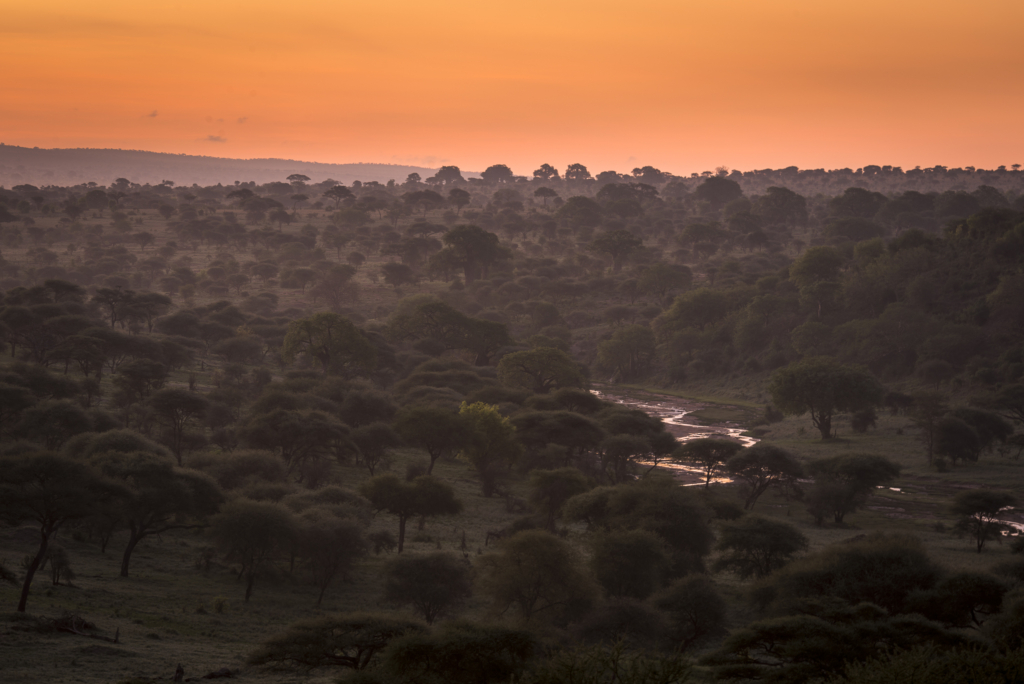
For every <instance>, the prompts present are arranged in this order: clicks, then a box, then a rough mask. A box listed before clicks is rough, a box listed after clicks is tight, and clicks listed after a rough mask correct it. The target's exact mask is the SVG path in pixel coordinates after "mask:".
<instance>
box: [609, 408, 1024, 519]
mask: <svg viewBox="0 0 1024 684" xmlns="http://www.w3.org/2000/svg"><path fill="white" fill-rule="evenodd" d="M591 392H592V393H593V394H595V395H597V396H599V397H601V398H602V399H604V400H605V401H610V402H613V403H616V404H619V405H621V406H628V407H630V408H636V409H640V410H641V411H643V412H644V413H646V414H647V415H649V416H654V417H656V418H661V420H662V421H663V422H664V423H665V424H666V425H667V426H668V430H669V431H670V432H671V433H672V434H673V435H675V437H676V440H677V441H678V442H688V441H690V440H693V439H707V438H709V437H713V438H717V439H732V440H735V441H737V442H739V443H740V444H742V445H743V446H745V447H748V446H752V445H754V444H757V442H758V440H757V439H756V438H754V437H748V436H745V435H743V434H742V433H743V432H745V431H746V430H745V428H743V427H742V426H739V425H731V424H729V423H725V424H722V425H717V426H715V427H709V426H707V425H701V424H699V423H697V422H695V419H693V418H687V415H688V414H690V413H693V412H694V411H697V410H700V409H701V408H703V407H704V405H703V404H700V403H697V402H693V401H690V400H688V399H677V398H674V397H673V398H666V399H664V400H657V399H653V398H652V399H638V398H636V397H635V396H626V395H623V394H617V393H615V392H602V391H600V390H591ZM684 407H685V408H684ZM640 463H641V464H643V465H647V466H651V465H653V464H652V463H651V462H650V461H647V462H644V461H640ZM657 467H658V468H662V469H664V470H667V471H669V472H673V473H676V474H677V476H678V477H679V478H680V479H681V480H685V481H683V482H680V484H682V486H684V487H698V486H702V485H703V484H704V471H703V470H702V469H701V468H698V467H695V466H691V465H686V464H685V463H674V462H670V461H669V462H666V461H662V462H660V463H658V465H657ZM694 480H695V481H694ZM711 481H712V482H721V483H726V482H732V481H733V480H732V478H730V477H726V476H724V475H717V476H715V477H713V478H711ZM878 489H884V490H888V491H892V492H895V493H897V494H904V493H905V492H903V491H902V490H901V489H900V488H899V487H887V486H884V485H882V486H879V487H878ZM1004 510H1005V511H1006V512H1010V511H1014V510H1015V509H1013V508H1008V509H1004ZM999 522H1000V523H1001V524H1003V525H1005V526H1006V527H1007V528H1009V529H1008V530H1005V531H1004V532H1003V535H1018V534H1024V523H1022V522H1017V521H1016V520H1000V521H999Z"/></svg>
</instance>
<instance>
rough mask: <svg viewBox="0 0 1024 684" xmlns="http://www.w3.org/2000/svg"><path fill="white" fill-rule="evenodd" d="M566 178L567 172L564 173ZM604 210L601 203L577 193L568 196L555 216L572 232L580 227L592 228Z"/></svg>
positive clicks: (599, 221) (598, 222)
mask: <svg viewBox="0 0 1024 684" xmlns="http://www.w3.org/2000/svg"><path fill="white" fill-rule="evenodd" d="M566 176H567V180H568V173H567V174H566ZM603 215H604V210H603V209H602V208H601V205H600V204H598V203H597V202H595V201H594V200H592V199H590V198H589V197H581V196H579V195H577V196H574V197H570V198H569V199H567V200H566V201H565V204H563V205H562V206H560V207H559V208H558V211H557V212H555V217H556V218H557V219H558V220H559V221H562V222H564V223H566V224H568V226H569V228H570V229H572V230H573V231H574V232H575V231H577V230H579V229H580V228H594V227H596V226H598V225H599V224H600V223H601V218H602V217H603Z"/></svg>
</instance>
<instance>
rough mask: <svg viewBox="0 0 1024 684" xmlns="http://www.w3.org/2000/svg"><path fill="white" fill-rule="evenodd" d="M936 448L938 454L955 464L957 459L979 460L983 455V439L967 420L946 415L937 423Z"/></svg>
mask: <svg viewBox="0 0 1024 684" xmlns="http://www.w3.org/2000/svg"><path fill="white" fill-rule="evenodd" d="M934 449H935V453H936V454H937V455H938V456H945V457H947V458H949V460H950V461H952V462H953V465H954V466H955V465H956V462H957V461H977V460H978V457H979V456H980V455H981V440H980V439H979V438H978V433H977V431H975V429H974V428H973V427H971V426H970V425H968V424H967V422H966V421H964V420H961V419H960V418H957V417H956V416H953V415H946V416H943V417H942V418H940V419H939V420H938V422H936V423H935V442H934Z"/></svg>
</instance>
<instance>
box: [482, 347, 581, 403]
mask: <svg viewBox="0 0 1024 684" xmlns="http://www.w3.org/2000/svg"><path fill="white" fill-rule="evenodd" d="M498 380H500V381H501V382H502V383H503V384H506V385H511V386H513V387H522V388H523V389H527V390H530V391H531V392H533V393H535V394H547V393H548V392H550V391H551V390H555V389H561V388H564V387H583V385H584V384H586V378H585V377H584V376H583V373H582V372H580V369H579V367H578V366H577V365H576V362H575V361H573V359H572V357H571V356H569V355H568V354H566V353H565V352H563V351H562V350H561V349H555V348H554V347H537V348H536V349H528V350H526V351H519V352H512V353H511V354H506V355H505V356H503V357H502V358H501V361H499V362H498Z"/></svg>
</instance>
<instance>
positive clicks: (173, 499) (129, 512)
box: [95, 452, 224, 577]
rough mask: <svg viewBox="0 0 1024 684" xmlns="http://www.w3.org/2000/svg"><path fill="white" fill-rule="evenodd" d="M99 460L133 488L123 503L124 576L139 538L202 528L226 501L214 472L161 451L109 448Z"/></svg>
mask: <svg viewBox="0 0 1024 684" xmlns="http://www.w3.org/2000/svg"><path fill="white" fill-rule="evenodd" d="M95 463H96V465H97V466H98V467H99V469H100V471H101V472H102V473H103V474H104V475H106V476H108V477H110V478H111V479H114V480H116V481H120V482H124V483H125V486H126V489H127V490H128V493H127V496H125V497H123V498H122V499H121V502H120V503H121V505H120V506H119V507H118V512H119V514H120V516H119V517H120V518H121V520H123V521H124V524H126V525H127V527H128V532H129V536H128V544H127V546H125V549H124V555H123V556H122V558H121V577H127V576H128V566H129V563H130V562H131V557H132V552H133V551H134V550H135V547H136V546H138V544H139V542H140V541H142V540H143V539H145V538H146V537H149V536H152V535H154V534H157V535H159V534H163V533H164V532H167V531H170V530H181V529H197V528H200V527H203V525H204V520H205V518H206V517H207V516H209V515H212V514H214V513H216V512H217V509H218V507H219V506H220V504H221V502H222V501H223V500H224V497H223V496H222V495H221V492H220V488H219V487H218V486H217V483H216V482H214V480H213V479H212V478H211V477H210V476H208V475H205V474H203V473H198V472H195V471H192V470H183V469H181V468H175V467H174V466H173V465H172V463H171V461H170V460H168V459H167V458H165V457H162V456H158V455H156V454H149V453H144V452H135V453H119V452H107V453H105V454H103V455H101V456H99V457H97V458H96V459H95Z"/></svg>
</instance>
